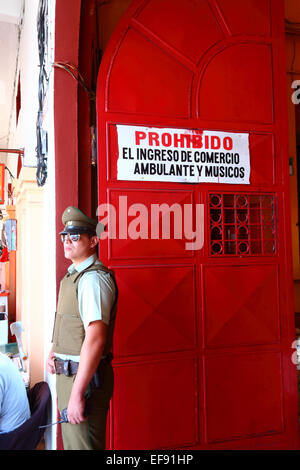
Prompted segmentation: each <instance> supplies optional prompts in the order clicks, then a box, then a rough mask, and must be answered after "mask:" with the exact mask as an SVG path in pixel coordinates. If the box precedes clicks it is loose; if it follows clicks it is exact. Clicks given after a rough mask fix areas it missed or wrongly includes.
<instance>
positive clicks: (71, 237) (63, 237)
mask: <svg viewBox="0 0 300 470" xmlns="http://www.w3.org/2000/svg"><path fill="white" fill-rule="evenodd" d="M67 238H69V240H70V241H71V242H72V243H74V242H78V240H79V239H80V233H64V234H62V235H61V236H60V239H61V241H62V243H65V241H66V239H67Z"/></svg>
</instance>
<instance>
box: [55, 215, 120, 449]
mask: <svg viewBox="0 0 300 470" xmlns="http://www.w3.org/2000/svg"><path fill="white" fill-rule="evenodd" d="M62 222H63V224H64V226H65V227H64V230H63V231H62V232H61V233H60V236H61V241H62V243H63V247H64V254H65V258H67V259H69V260H71V261H72V264H71V266H70V267H69V268H68V272H67V274H66V275H65V277H64V278H63V279H62V281H61V285H60V290H59V296H58V304H57V312H56V319H55V325H54V332H53V347H52V350H51V351H50V353H49V356H48V360H47V370H48V371H49V372H50V373H56V390H57V397H58V409H59V411H62V410H63V409H64V408H67V413H68V423H63V424H62V436H63V444H64V449H65V450H91V449H94V450H101V449H104V448H105V434H106V433H105V429H106V418H107V411H108V406H109V401H110V399H111V397H112V393H113V370H112V366H111V364H110V361H111V358H112V355H111V349H112V339H113V329H114V322H115V314H116V300H117V286H116V282H115V278H114V275H113V273H112V272H111V271H109V270H108V269H107V268H106V267H105V266H104V265H103V263H102V262H101V261H99V259H98V257H97V254H96V249H97V243H98V236H97V235H96V228H97V232H98V235H99V236H100V234H99V224H98V227H97V222H96V221H95V220H93V219H91V218H89V217H87V216H86V215H85V214H83V212H81V211H80V210H79V209H77V208H76V207H73V206H70V207H68V208H67V209H66V210H65V211H64V213H63V215H62ZM100 225H101V224H100ZM103 228H104V227H103V226H102V230H103Z"/></svg>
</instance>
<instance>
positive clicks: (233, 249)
mask: <svg viewBox="0 0 300 470" xmlns="http://www.w3.org/2000/svg"><path fill="white" fill-rule="evenodd" d="M275 206H276V200H275V196H274V195H273V194H261V193H260V194H252V193H251V194H228V193H226V194H225V193H224V194H220V193H218V194H215V193H214V194H210V195H209V215H210V254H211V255H214V256H218V255H219V256H220V255H230V256H235V255H236V256H251V255H252V256H257V255H264V256H265V255H274V254H276V215H275V214H276V207H275Z"/></svg>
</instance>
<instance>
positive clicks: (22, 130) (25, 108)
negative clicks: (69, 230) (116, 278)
mask: <svg viewBox="0 0 300 470" xmlns="http://www.w3.org/2000/svg"><path fill="white" fill-rule="evenodd" d="M38 5H39V0H25V13H24V18H23V26H22V31H21V37H20V49H19V59H18V73H20V77H21V110H20V115H19V121H18V125H17V127H15V126H13V123H12V129H11V138H10V142H9V147H10V148H24V163H23V164H24V165H25V167H36V164H37V159H36V151H35V148H36V120H37V113H38V78H39V67H38V65H39V57H38V38H37V12H38ZM49 8H50V18H49V29H50V33H51V38H50V40H51V41H52V42H51V44H50V49H51V51H52V54H51V56H50V57H49V60H50V61H53V60H54V58H53V48H54V46H53V44H54V30H53V28H54V12H55V1H54V0H49ZM51 28H52V30H51ZM48 100H49V106H48V112H47V114H46V116H45V120H44V130H46V131H47V132H48V177H47V180H46V184H45V185H44V186H43V187H42V190H41V189H40V188H39V189H40V191H42V207H37V204H39V201H34V200H33V199H32V198H28V200H26V195H25V194H24V197H23V196H22V191H23V188H24V184H25V183H24V182H21V181H20V182H19V183H16V185H15V186H16V188H17V190H20V191H21V193H20V194H21V195H20V197H19V202H20V204H22V208H21V210H20V211H19V213H20V218H21V220H20V224H19V226H18V228H19V233H18V240H19V246H18V252H17V266H16V270H17V278H18V277H19V282H18V285H17V315H18V317H21V319H22V317H23V318H24V320H25V323H26V324H24V327H25V330H26V331H25V332H24V335H27V338H26V339H27V344H28V347H29V348H30V351H29V354H30V355H31V358H30V357H29V360H30V363H31V378H33V377H41V378H42V380H43V379H44V380H46V381H47V382H48V383H49V386H50V389H51V392H52V399H53V402H52V415H51V417H49V421H50V420H51V422H55V421H56V395H55V377H53V376H51V375H50V374H48V373H47V372H46V370H45V367H44V365H45V361H46V358H47V356H48V352H49V349H50V346H51V337H52V327H53V320H54V314H55V310H56V264H55V262H56V254H55V243H56V233H55V166H54V162H55V158H54V126H53V73H52V72H51V73H50V84H49V90H48ZM14 112H15V111H14ZM12 121H13V122H15V119H12ZM7 164H8V166H9V168H10V170H11V171H12V173H13V174H14V175H16V171H17V159H16V157H15V156H13V155H11V156H8V157H7ZM25 170H28V171H27V172H26V171H25ZM35 171H36V170H35V168H24V171H23V170H22V172H21V173H22V174H21V177H23V176H24V178H25V180H26V175H31V181H29V182H28V188H25V189H24V191H25V192H26V191H27V193H28V194H29V195H32V194H35V191H34V187H35V186H36V189H38V186H37V183H36V181H34V180H35V178H34V175H35ZM32 176H33V177H32ZM26 184H27V183H26ZM18 188H19V189H18ZM37 193H38V191H37ZM37 197H38V196H37ZM24 201H25V202H24ZM17 212H18V210H17ZM36 214H39V216H37V215H36ZM37 217H38V219H37ZM33 225H34V227H33ZM21 226H22V227H23V228H24V229H23V232H22V233H20V229H21V230H22V228H21ZM33 240H34V243H33ZM30 312H31V313H30ZM35 344H36V347H35ZM40 352H41V354H39V353H40ZM37 356H39V357H37ZM32 385H33V383H32ZM55 433H56V429H55V427H52V428H50V429H49V430H47V432H46V435H45V438H46V448H47V449H55V447H56V436H55Z"/></svg>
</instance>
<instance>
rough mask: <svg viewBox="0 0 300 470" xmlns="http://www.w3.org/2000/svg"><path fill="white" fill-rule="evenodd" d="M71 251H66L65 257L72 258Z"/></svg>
mask: <svg viewBox="0 0 300 470" xmlns="http://www.w3.org/2000/svg"><path fill="white" fill-rule="evenodd" d="M71 256H72V255H71V252H70V251H65V258H67V259H71Z"/></svg>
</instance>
